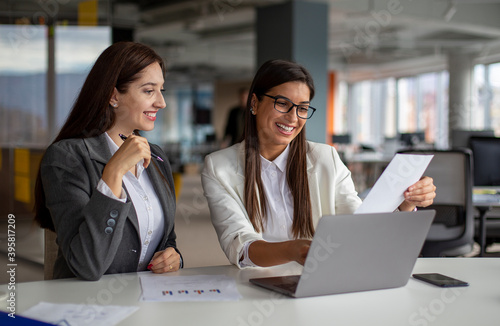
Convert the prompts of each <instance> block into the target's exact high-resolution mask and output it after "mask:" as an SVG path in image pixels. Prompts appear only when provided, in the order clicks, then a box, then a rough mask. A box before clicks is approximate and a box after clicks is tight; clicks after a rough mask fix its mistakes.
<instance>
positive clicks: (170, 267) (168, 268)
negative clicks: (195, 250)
mask: <svg viewBox="0 0 500 326" xmlns="http://www.w3.org/2000/svg"><path fill="white" fill-rule="evenodd" d="M179 268H181V256H180V255H179V254H178V253H177V251H175V249H174V248H172V247H169V248H167V249H165V250H163V251H158V252H156V253H155V254H154V255H153V259H151V262H150V263H149V265H148V269H149V270H150V271H152V272H153V273H158V274H161V273H167V272H175V271H178V270H179Z"/></svg>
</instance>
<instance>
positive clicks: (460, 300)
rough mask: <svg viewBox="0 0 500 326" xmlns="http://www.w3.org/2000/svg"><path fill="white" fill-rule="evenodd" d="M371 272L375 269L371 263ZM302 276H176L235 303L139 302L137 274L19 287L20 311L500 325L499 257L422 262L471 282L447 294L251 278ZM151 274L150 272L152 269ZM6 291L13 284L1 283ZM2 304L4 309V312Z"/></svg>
mask: <svg viewBox="0 0 500 326" xmlns="http://www.w3.org/2000/svg"><path fill="white" fill-rule="evenodd" d="M367 267H368V266H367ZM297 272H300V267H298V265H296V264H287V265H283V266H278V267H273V268H268V269H263V268H256V269H246V270H238V269H237V268H236V267H234V266H215V267H202V268H190V269H184V270H181V271H179V272H176V273H172V274H171V275H195V274H226V275H229V276H231V277H233V278H234V279H235V280H236V282H237V285H238V290H239V291H240V293H241V295H242V299H240V300H239V301H235V302H187V303H186V302H184V303H165V302H139V301H138V298H139V295H140V292H141V288H140V284H139V279H138V273H132V274H122V275H107V276H104V277H103V278H102V279H101V280H100V281H97V282H86V281H80V280H76V279H65V280H52V281H40V282H28V283H19V284H16V287H17V288H16V298H17V306H16V308H17V313H22V312H23V311H25V310H26V309H28V308H29V307H31V306H33V305H35V304H36V303H38V302H39V301H47V302H52V303H78V304H86V303H90V304H96V303H101V304H105V305H108V304H109V305H136V306H139V307H140V309H139V310H138V311H137V312H135V313H134V314H132V315H131V316H129V317H128V318H127V319H125V320H124V321H122V323H121V324H120V325H134V326H136V325H183V326H184V325H235V326H247V325H251V326H254V325H384V326H385V325H398V326H401V325H422V326H425V325H454V326H457V325H467V326H470V325H495V326H497V325H499V322H500V308H499V305H500V258H420V259H418V261H417V264H416V265H415V268H414V271H413V272H414V273H430V272H437V273H442V274H446V275H449V276H452V277H455V278H458V279H462V280H464V281H467V282H469V283H470V286H469V287H466V288H452V289H444V288H439V287H436V286H432V285H428V284H427V283H423V282H421V281H417V280H414V279H410V280H409V282H408V284H407V285H406V286H405V287H401V288H397V289H387V290H378V291H368V292H358V293H349V294H337V295H329V296H322V297H313V298H302V299H293V298H288V297H284V296H280V295H278V294H275V293H274V292H271V291H268V290H265V289H261V288H259V287H256V286H254V285H252V284H250V283H249V282H248V279H249V278H253V277H265V276H274V275H285V274H290V273H297ZM145 273H148V272H145ZM0 290H1V291H6V290H7V285H1V286H0ZM5 306H6V305H5V302H3V304H2V307H0V309H2V310H3V309H5V308H4V307H5Z"/></svg>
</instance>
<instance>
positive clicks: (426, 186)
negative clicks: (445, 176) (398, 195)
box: [399, 177, 436, 211]
mask: <svg viewBox="0 0 500 326" xmlns="http://www.w3.org/2000/svg"><path fill="white" fill-rule="evenodd" d="M404 196H405V201H404V202H403V203H402V204H401V205H399V210H400V211H412V210H414V209H415V207H417V206H418V207H427V206H429V205H432V203H433V201H434V197H436V186H435V185H434V181H433V180H432V178H430V177H422V178H421V179H420V180H419V181H418V182H417V183H415V184H413V185H412V186H410V187H409V188H408V189H407V190H406V191H405V193H404Z"/></svg>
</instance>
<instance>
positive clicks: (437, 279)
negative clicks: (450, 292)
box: [412, 273, 469, 287]
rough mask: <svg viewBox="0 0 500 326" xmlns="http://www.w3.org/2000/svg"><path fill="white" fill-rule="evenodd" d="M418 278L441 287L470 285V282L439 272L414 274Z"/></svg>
mask: <svg viewBox="0 0 500 326" xmlns="http://www.w3.org/2000/svg"><path fill="white" fill-rule="evenodd" d="M412 276H413V277H414V278H416V279H417V280H421V281H424V282H427V283H431V284H434V285H437V286H441V287H454V286H469V283H467V282H464V281H460V280H457V279H456V278H453V277H449V276H446V275H443V274H439V273H426V274H413V275H412Z"/></svg>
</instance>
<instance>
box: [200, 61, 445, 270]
mask: <svg viewBox="0 0 500 326" xmlns="http://www.w3.org/2000/svg"><path fill="white" fill-rule="evenodd" d="M313 97H314V85H313V80H312V77H311V75H310V74H309V72H308V71H307V70H306V69H305V68H304V67H302V66H300V65H298V64H296V63H293V62H289V61H284V60H271V61H268V62H266V63H264V64H263V65H262V66H261V67H260V68H259V70H258V71H257V74H256V75H255V77H254V80H253V82H252V85H251V87H250V92H249V96H248V101H247V110H246V113H245V114H246V121H245V135H244V142H242V143H239V144H236V145H233V146H232V147H230V148H227V149H224V150H221V151H218V152H216V153H212V154H210V155H208V156H207V157H206V158H205V166H204V169H203V172H202V183H203V188H204V191H205V196H206V197H207V200H208V204H209V207H210V214H211V218H212V223H213V224H214V227H215V229H216V231H217V235H218V237H219V242H220V244H221V247H222V249H223V250H224V252H225V253H226V256H227V257H228V259H229V260H230V261H231V262H232V263H233V264H235V265H237V266H238V267H247V266H255V265H257V266H272V265H278V264H283V263H287V262H290V261H296V262H299V263H301V264H304V261H305V258H306V255H307V252H308V250H309V245H310V243H311V241H310V239H311V238H312V236H313V234H314V230H315V227H316V225H317V222H318V220H319V218H320V217H321V216H323V215H330V214H351V213H353V212H354V210H355V209H356V208H357V207H358V206H359V205H360V204H361V200H360V199H359V198H358V196H357V193H356V191H355V189H354V184H353V181H352V179H351V174H350V172H349V170H348V169H347V167H346V166H345V165H344V164H343V163H342V161H341V160H340V158H339V156H338V154H337V152H336V151H335V149H334V148H333V147H331V146H328V145H325V144H318V143H313V142H309V141H306V137H305V124H306V121H307V119H309V118H311V117H312V115H313V113H314V111H315V110H316V109H315V108H313V107H311V106H310V103H311V100H312V98H313ZM435 189H436V187H435V186H434V184H433V181H432V179H431V178H428V177H424V178H423V179H422V180H420V181H418V182H417V183H415V184H414V185H412V186H411V187H409V189H408V190H407V191H406V192H405V194H404V196H405V201H404V202H403V203H401V205H400V206H399V209H400V210H406V211H411V210H413V209H415V207H416V206H428V205H430V204H432V202H433V198H434V197H435V192H434V191H435Z"/></svg>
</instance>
